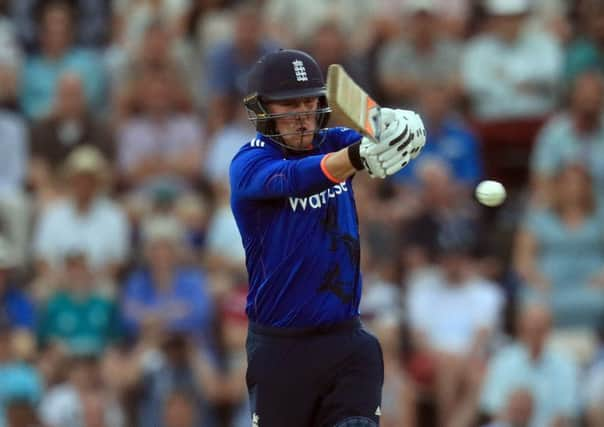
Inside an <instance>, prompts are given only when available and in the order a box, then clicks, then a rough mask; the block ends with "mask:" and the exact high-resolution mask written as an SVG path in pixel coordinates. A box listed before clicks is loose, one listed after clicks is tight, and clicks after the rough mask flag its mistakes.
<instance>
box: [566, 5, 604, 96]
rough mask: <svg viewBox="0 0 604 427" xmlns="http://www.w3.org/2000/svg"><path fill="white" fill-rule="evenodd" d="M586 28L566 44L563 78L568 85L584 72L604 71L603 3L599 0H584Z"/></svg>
mask: <svg viewBox="0 0 604 427" xmlns="http://www.w3.org/2000/svg"><path fill="white" fill-rule="evenodd" d="M583 3H584V4H585V5H586V6H585V9H586V12H587V13H586V15H587V28H586V31H585V33H584V34H580V35H579V37H577V38H576V39H575V40H574V41H572V43H570V45H569V46H568V49H567V53H566V64H565V73H564V74H565V76H564V77H565V78H566V82H567V84H569V85H572V84H573V83H574V81H575V79H576V78H577V77H578V76H580V75H581V74H584V73H585V72H600V73H602V72H604V5H602V3H601V2H599V1H593V0H589V1H584V2H583Z"/></svg>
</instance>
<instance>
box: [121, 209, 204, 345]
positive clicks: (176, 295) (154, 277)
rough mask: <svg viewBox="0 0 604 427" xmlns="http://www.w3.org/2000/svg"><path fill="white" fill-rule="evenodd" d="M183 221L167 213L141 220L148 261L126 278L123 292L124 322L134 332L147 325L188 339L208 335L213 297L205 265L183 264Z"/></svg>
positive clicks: (139, 332)
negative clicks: (181, 248) (200, 266)
mask: <svg viewBox="0 0 604 427" xmlns="http://www.w3.org/2000/svg"><path fill="white" fill-rule="evenodd" d="M184 237H185V236H184V230H183V227H182V224H180V223H179V222H178V221H177V220H175V219H174V218H170V217H155V218H151V219H148V220H147V222H146V223H145V224H144V225H143V242H144V249H145V251H144V252H145V261H146V265H145V267H143V268H140V269H137V270H136V271H134V272H133V273H132V274H131V275H130V277H129V278H128V280H127V282H126V285H125V288H124V294H123V309H124V313H123V314H124V319H125V321H126V326H127V328H128V330H129V331H130V333H131V334H133V335H134V336H138V335H139V334H141V333H144V332H145V331H144V329H145V328H147V327H151V326H152V325H153V327H156V328H158V330H159V331H160V332H161V333H176V332H178V333H182V334H185V335H186V336H188V337H190V338H195V339H200V338H204V339H206V341H207V340H208V339H209V338H211V333H210V328H211V322H212V318H213V306H212V300H211V299H210V296H209V295H208V288H207V286H208V285H207V281H206V277H205V273H204V271H203V270H201V269H199V268H195V267H185V266H183V265H182V264H181V258H180V257H179V249H180V246H181V245H182V243H183V241H184Z"/></svg>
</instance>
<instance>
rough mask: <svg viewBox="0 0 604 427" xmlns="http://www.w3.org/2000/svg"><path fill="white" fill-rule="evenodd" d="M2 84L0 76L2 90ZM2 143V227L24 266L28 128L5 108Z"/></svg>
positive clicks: (1, 115) (0, 130)
mask: <svg viewBox="0 0 604 427" xmlns="http://www.w3.org/2000/svg"><path fill="white" fill-rule="evenodd" d="M1 50H2V49H1V48H0V51H1ZM0 68H1V65H0ZM0 74H1V71H0ZM2 85H3V81H2V76H1V75H0V87H1V86H2ZM0 90H1V89H0ZM0 105H1V100H0ZM0 141H2V145H1V150H0V223H1V226H0V228H1V230H2V233H3V234H4V235H5V236H6V238H7V239H8V240H9V242H10V243H11V245H13V251H14V256H15V261H16V262H17V264H18V266H22V265H23V264H24V263H25V258H26V254H27V244H28V240H29V220H30V218H29V212H30V204H29V203H28V200H27V197H26V194H25V192H24V189H25V181H26V178H27V162H28V145H29V142H28V137H27V125H26V123H25V122H24V121H23V119H22V118H21V117H19V116H18V115H17V114H15V113H13V112H9V110H5V109H3V108H2V106H0Z"/></svg>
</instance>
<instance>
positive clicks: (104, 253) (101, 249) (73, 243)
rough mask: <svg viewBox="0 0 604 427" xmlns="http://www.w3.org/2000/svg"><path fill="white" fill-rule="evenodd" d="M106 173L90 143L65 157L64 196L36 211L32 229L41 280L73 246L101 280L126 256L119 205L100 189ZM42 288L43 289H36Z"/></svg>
mask: <svg viewBox="0 0 604 427" xmlns="http://www.w3.org/2000/svg"><path fill="white" fill-rule="evenodd" d="M107 172H108V171H107V164H106V161H105V159H104V157H103V155H102V154H101V153H100V152H99V151H98V150H97V149H96V148H94V147H90V146H81V147H79V148H77V149H76V150H74V151H73V152H72V153H71V154H70V155H69V157H68V158H67V160H66V162H65V175H66V188H65V192H66V194H67V197H66V198H64V199H61V200H58V201H56V202H54V203H53V204H51V205H50V206H48V208H47V209H46V210H44V212H42V214H41V216H40V218H39V220H38V224H37V226H36V229H35V231H34V237H33V248H34V255H35V257H36V260H37V261H38V262H39V264H38V278H39V279H41V280H42V281H46V280H47V279H51V278H52V277H53V276H54V275H55V274H56V271H60V269H61V262H62V260H63V259H64V257H65V255H66V254H67V253H69V251H71V250H72V249H73V248H74V247H76V248H82V250H83V251H84V252H85V254H86V258H87V260H88V262H89V263H90V266H91V268H92V270H93V272H94V274H96V275H99V276H100V277H102V278H106V279H107V280H114V279H115V277H116V274H117V273H118V272H119V270H120V268H121V266H122V264H123V263H124V262H125V261H126V257H127V255H128V250H129V237H130V231H129V225H128V222H127V221H126V217H125V215H124V212H123V211H122V209H121V208H120V207H119V206H118V205H116V204H115V203H114V202H113V201H111V200H110V199H109V198H107V197H105V196H104V194H103V190H104V189H103V186H104V185H105V183H106V179H107V175H106V174H107ZM53 270H54V271H53ZM47 285H48V283H47V284H46V285H45V286H47ZM42 290H46V291H48V290H49V289H47V288H42V289H38V291H42Z"/></svg>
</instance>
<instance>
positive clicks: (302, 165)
mask: <svg viewBox="0 0 604 427" xmlns="http://www.w3.org/2000/svg"><path fill="white" fill-rule="evenodd" d="M323 157H325V155H324V154H320V155H313V156H308V157H304V158H302V159H297V160H286V159H284V158H282V157H280V156H279V154H278V153H277V152H275V151H271V150H268V149H267V150H264V149H261V148H255V149H254V148H249V149H243V150H241V151H240V152H239V153H238V154H237V155H236V156H235V158H234V159H233V161H232V162H231V168H230V179H231V192H232V193H233V195H235V196H238V197H241V198H248V199H272V198H281V197H305V196H308V195H311V194H315V193H318V192H321V191H323V190H326V189H327V188H329V187H331V186H333V185H334V182H333V181H331V180H330V179H329V177H327V175H325V173H324V172H323V169H322V168H321V160H323Z"/></svg>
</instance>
